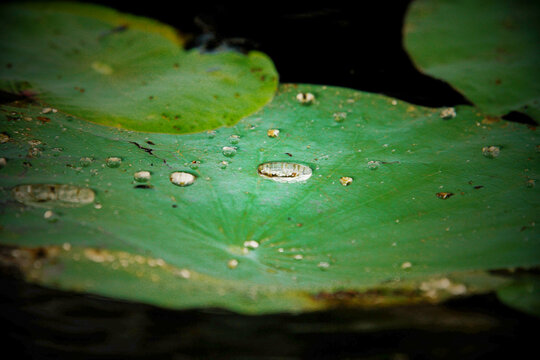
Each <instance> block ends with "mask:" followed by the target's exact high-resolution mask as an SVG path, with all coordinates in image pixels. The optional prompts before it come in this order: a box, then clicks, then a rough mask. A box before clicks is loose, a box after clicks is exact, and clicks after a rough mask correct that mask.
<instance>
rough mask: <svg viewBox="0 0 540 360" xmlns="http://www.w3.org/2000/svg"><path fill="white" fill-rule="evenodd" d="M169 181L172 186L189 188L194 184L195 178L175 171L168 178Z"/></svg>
mask: <svg viewBox="0 0 540 360" xmlns="http://www.w3.org/2000/svg"><path fill="white" fill-rule="evenodd" d="M169 179H170V180H171V182H172V183H173V184H174V185H178V186H189V185H191V184H193V183H194V182H195V179H196V177H195V175H193V174H190V173H187V172H182V171H176V172H173V173H172V174H171V175H170V176H169Z"/></svg>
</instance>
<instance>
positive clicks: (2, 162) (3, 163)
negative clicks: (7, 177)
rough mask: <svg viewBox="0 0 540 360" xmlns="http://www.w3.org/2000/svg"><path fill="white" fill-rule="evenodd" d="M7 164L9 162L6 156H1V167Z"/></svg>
mask: <svg viewBox="0 0 540 360" xmlns="http://www.w3.org/2000/svg"><path fill="white" fill-rule="evenodd" d="M6 164H7V160H6V158H5V157H3V158H0V169H1V168H3V167H4V166H6Z"/></svg>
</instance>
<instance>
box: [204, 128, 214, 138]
mask: <svg viewBox="0 0 540 360" xmlns="http://www.w3.org/2000/svg"><path fill="white" fill-rule="evenodd" d="M206 135H208V138H209V139H213V138H215V137H216V132H215V131H214V130H211V131H207V132H206Z"/></svg>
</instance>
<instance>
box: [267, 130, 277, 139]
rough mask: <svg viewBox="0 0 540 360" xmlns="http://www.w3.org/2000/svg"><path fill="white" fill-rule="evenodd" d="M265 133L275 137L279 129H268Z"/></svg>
mask: <svg viewBox="0 0 540 360" xmlns="http://www.w3.org/2000/svg"><path fill="white" fill-rule="evenodd" d="M266 135H268V137H271V138H275V137H278V136H279V130H278V129H268V131H267V132H266Z"/></svg>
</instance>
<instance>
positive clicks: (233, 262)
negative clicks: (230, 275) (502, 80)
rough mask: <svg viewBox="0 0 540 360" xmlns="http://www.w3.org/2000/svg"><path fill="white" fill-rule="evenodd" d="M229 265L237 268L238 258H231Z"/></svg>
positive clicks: (230, 267)
mask: <svg viewBox="0 0 540 360" xmlns="http://www.w3.org/2000/svg"><path fill="white" fill-rule="evenodd" d="M227 267H228V268H229V269H236V268H237V267H238V260H236V259H231V260H229V262H227Z"/></svg>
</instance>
